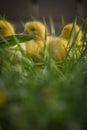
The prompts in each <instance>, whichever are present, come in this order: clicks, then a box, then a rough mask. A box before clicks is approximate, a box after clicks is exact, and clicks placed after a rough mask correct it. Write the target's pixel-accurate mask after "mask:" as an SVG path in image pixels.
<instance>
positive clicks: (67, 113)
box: [0, 20, 87, 130]
mask: <svg viewBox="0 0 87 130" xmlns="http://www.w3.org/2000/svg"><path fill="white" fill-rule="evenodd" d="M84 21H85V20H84ZM86 25H87V22H86V21H85V22H84V36H83V42H84V43H86V42H87V28H86ZM28 38H30V39H31V36H28ZM15 39H16V40H15ZM30 39H28V40H30ZM1 40H2V41H1ZM6 41H7V42H6ZM25 41H27V40H26V38H25V36H23V37H22V39H21V36H15V38H14V36H11V37H4V38H3V39H2V38H0V46H1V47H0V130H86V129H87V47H86V44H83V51H81V52H80V55H79V57H74V56H73V51H74V49H76V47H74V45H72V46H71V48H70V50H69V52H68V53H67V57H65V58H64V59H63V60H61V61H58V62H56V61H54V60H53V59H52V57H49V58H48V59H46V58H44V60H43V62H41V63H36V62H34V61H33V60H32V59H28V58H27V57H26V55H25V54H24V53H22V51H20V52H21V56H20V57H18V56H17V55H15V54H14V53H9V52H8V48H9V46H11V45H15V44H19V46H20V42H25ZM6 43H8V45H9V46H7V44H6ZM74 43H75V41H74V42H73V44H74ZM4 44H6V46H5V45H4ZM21 44H22V43H21ZM3 45H4V47H3ZM77 49H78V48H77ZM72 50H73V51H72ZM74 53H75V52H74ZM46 54H47V53H46ZM71 54H72V55H71Z"/></svg>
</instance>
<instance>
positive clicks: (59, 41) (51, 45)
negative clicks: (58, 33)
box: [47, 36, 67, 61]
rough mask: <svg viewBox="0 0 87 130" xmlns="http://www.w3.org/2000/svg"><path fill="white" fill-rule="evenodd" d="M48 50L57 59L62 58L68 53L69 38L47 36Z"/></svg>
mask: <svg viewBox="0 0 87 130" xmlns="http://www.w3.org/2000/svg"><path fill="white" fill-rule="evenodd" d="M47 44H48V51H49V53H50V55H51V56H52V58H53V59H54V60H55V61H59V60H62V59H63V58H64V57H65V56H66V54H67V51H66V47H67V40H66V39H63V38H61V37H55V36H48V37H47Z"/></svg>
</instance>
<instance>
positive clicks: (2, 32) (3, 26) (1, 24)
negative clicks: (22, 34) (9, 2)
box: [0, 20, 15, 36]
mask: <svg viewBox="0 0 87 130" xmlns="http://www.w3.org/2000/svg"><path fill="white" fill-rule="evenodd" d="M14 34H15V30H14V27H13V25H12V24H11V23H10V22H8V21H6V20H0V36H9V35H14Z"/></svg>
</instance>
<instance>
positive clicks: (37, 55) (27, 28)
mask: <svg viewBox="0 0 87 130" xmlns="http://www.w3.org/2000/svg"><path fill="white" fill-rule="evenodd" d="M46 30H47V29H46V27H45V26H44V24H43V23H41V22H40V21H31V22H27V23H26V24H25V25H24V34H27V35H28V34H34V35H35V36H36V39H35V40H31V41H28V42H26V43H25V51H26V53H27V54H28V56H29V57H30V58H32V59H34V60H41V59H42V56H43V49H44V39H45V33H46Z"/></svg>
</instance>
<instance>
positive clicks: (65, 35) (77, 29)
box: [60, 23, 82, 41]
mask: <svg viewBox="0 0 87 130" xmlns="http://www.w3.org/2000/svg"><path fill="white" fill-rule="evenodd" d="M72 29H73V36H72V38H73V37H74V36H75V35H76V34H77V41H80V40H81V38H82V30H81V29H80V27H79V26H78V25H75V26H74V25H73V23H70V24H67V25H65V26H64V28H63V30H62V32H61V35H60V36H61V37H62V38H65V39H66V40H68V39H69V37H70V33H71V31H72Z"/></svg>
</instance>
